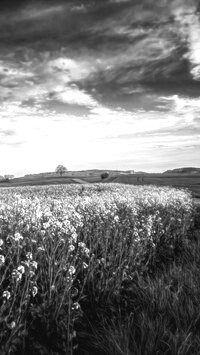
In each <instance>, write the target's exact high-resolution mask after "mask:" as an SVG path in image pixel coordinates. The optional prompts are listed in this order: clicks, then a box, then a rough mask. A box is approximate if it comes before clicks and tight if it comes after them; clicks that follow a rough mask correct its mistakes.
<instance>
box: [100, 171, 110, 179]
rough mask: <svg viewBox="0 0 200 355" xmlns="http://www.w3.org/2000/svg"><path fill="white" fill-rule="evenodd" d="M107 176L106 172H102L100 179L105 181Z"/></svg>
mask: <svg viewBox="0 0 200 355" xmlns="http://www.w3.org/2000/svg"><path fill="white" fill-rule="evenodd" d="M108 176H109V173H108V172H104V173H102V174H101V179H102V180H104V179H107V178H108Z"/></svg>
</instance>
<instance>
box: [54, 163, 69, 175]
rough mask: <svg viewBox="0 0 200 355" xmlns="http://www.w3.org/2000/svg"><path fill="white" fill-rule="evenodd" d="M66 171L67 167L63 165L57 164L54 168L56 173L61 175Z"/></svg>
mask: <svg viewBox="0 0 200 355" xmlns="http://www.w3.org/2000/svg"><path fill="white" fill-rule="evenodd" d="M66 172H67V168H66V167H65V166H63V165H58V166H57V168H56V173H57V174H59V175H60V176H62V175H63V174H64V173H66Z"/></svg>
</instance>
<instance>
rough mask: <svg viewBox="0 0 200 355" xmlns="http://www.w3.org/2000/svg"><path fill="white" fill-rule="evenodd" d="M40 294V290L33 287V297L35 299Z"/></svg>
mask: <svg viewBox="0 0 200 355" xmlns="http://www.w3.org/2000/svg"><path fill="white" fill-rule="evenodd" d="M37 293H38V288H37V287H36V286H33V289H32V295H33V297H35V296H36V295H37Z"/></svg>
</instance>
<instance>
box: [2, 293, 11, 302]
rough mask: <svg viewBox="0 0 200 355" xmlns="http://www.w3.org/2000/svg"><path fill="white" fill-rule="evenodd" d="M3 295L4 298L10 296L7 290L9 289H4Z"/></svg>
mask: <svg viewBox="0 0 200 355" xmlns="http://www.w3.org/2000/svg"><path fill="white" fill-rule="evenodd" d="M3 297H4V298H6V299H7V300H9V299H10V297H11V294H10V292H9V291H4V292H3Z"/></svg>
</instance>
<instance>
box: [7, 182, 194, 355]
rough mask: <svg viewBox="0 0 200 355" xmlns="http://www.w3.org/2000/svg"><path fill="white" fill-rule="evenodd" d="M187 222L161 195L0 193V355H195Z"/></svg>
mask: <svg viewBox="0 0 200 355" xmlns="http://www.w3.org/2000/svg"><path fill="white" fill-rule="evenodd" d="M193 215H194V206H193V202H192V198H191V195H190V194H189V192H187V191H183V190H176V189H170V188H167V187H162V188H159V187H155V186H146V187H144V186H139V187H134V186H127V185H125V186H124V185H118V184H95V185H84V186H82V187H81V186H77V185H70V186H69V185H67V186H62V185H61V186H56V187H55V186H47V187H28V188H26V187H23V188H8V189H1V190H0V329H1V330H0V347H1V349H0V350H1V354H3V355H4V354H22V355H23V354H30V355H32V354H36V353H37V354H52V355H55V354H69V355H70V354H77V355H78V354H80V355H84V354H87V355H90V354H101V355H103V354H108V355H114V354H116V355H118V354H123V355H125V354H126V355H127V354H128V355H132V354H141V355H145V354H148V355H150V354H152V355H153V354H179V355H186V354H188V355H189V354H196V353H195V351H196V350H195V349H199V350H200V337H199V333H198V322H200V320H199V315H198V313H199V305H198V304H199V302H198V300H199V296H200V286H199V285H200V283H199V281H200V280H199V278H200V276H199V275H200V273H199V271H200V270H199V265H200V264H199V261H200V259H199V258H200V257H199V244H198V238H197V234H195V233H193V232H192V227H193V229H194V228H196V227H198V226H197V220H196V221H195V222H194V218H193ZM194 223H196V226H194ZM195 238H196V239H195Z"/></svg>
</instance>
